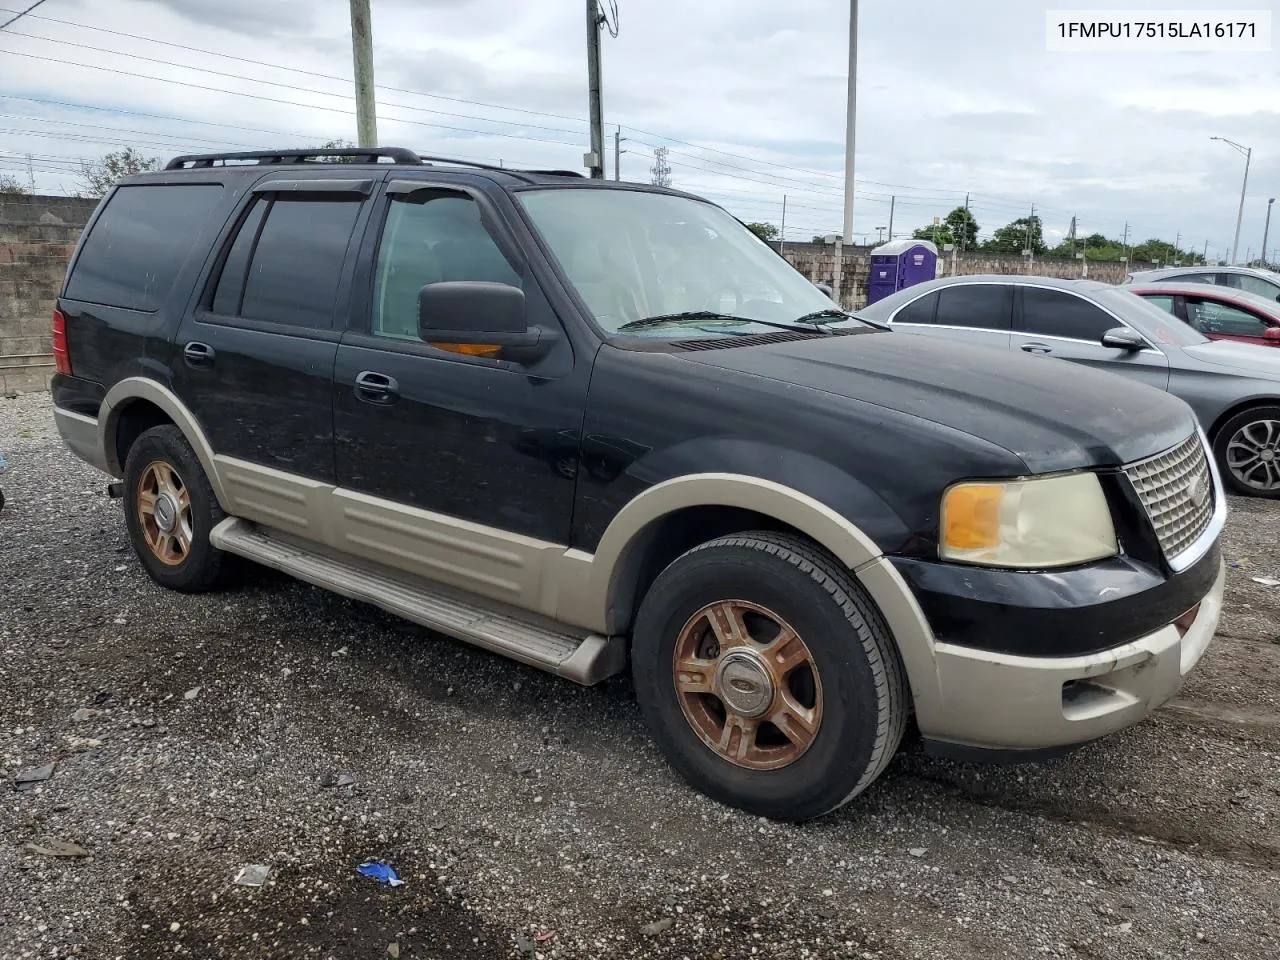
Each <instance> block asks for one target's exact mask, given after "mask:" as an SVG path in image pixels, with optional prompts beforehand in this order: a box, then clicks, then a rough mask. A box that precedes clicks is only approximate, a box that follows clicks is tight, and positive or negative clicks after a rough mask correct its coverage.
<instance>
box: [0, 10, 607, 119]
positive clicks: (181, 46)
mask: <svg viewBox="0 0 1280 960" xmlns="http://www.w3.org/2000/svg"><path fill="white" fill-rule="evenodd" d="M0 11H3V12H12V11H7V10H5V8H3V7H0ZM31 19H32V20H44V21H46V22H48V23H60V24H62V25H63V26H67V27H80V28H81V29H83V30H93V31H95V32H98V33H109V34H111V35H112V36H116V37H126V38H128V39H130V40H138V41H141V42H142V43H148V44H153V45H159V46H162V47H173V48H174V49H175V50H186V51H187V52H188V53H202V54H204V55H206V56H210V57H221V58H223V59H224V60H234V61H236V62H237V63H251V64H253V65H255V66H259V67H269V68H271V69H273V70H284V71H287V72H288V73H296V74H299V75H300V76H306V77H316V78H317V79H321V80H337V81H340V82H342V83H351V82H352V80H351V78H350V77H340V76H335V75H334V74H331V73H319V72H318V71H315V70H303V69H302V68H300V67H289V66H285V65H284V64H282V63H268V62H266V61H263V60H255V59H253V58H251V57H238V56H236V55H235V54H232V53H219V52H218V51H216V50H206V49H204V48H203V47H192V46H188V45H187V44H185V43H174V42H173V41H171V40H160V39H158V38H156V37H144V36H141V35H139V34H136V33H126V32H125V31H123V30H111V29H109V28H107V27H96V26H93V25H92V24H88V23H77V22H76V21H74V20H59V19H57V18H55V17H41V16H36V17H32V18H31ZM41 39H47V38H41ZM112 52H113V53H118V51H112ZM119 55H121V56H129V54H119ZM377 86H378V88H379V89H381V90H390V91H391V92H392V93H408V94H412V95H414V96H418V97H429V98H431V99H433V100H447V101H448V102H450V103H465V104H467V105H469V106H473V107H489V108H491V109H494V110H508V111H510V112H512V113H526V114H529V115H530V116H535V117H551V118H552V119H555V120H570V121H575V122H577V123H586V122H587V121H586V118H585V117H572V116H568V115H566V114H562V113H547V112H546V111H545V110H526V109H524V108H522V107H504V106H501V105H500V104H496V103H485V102H483V101H480V100H467V99H465V98H463V97H447V96H445V95H444V94H440V93H424V92H423V91H421V90H411V89H408V88H405V87H392V86H388V85H387V84H385V83H379V84H378V85H377Z"/></svg>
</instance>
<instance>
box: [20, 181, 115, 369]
mask: <svg viewBox="0 0 1280 960" xmlns="http://www.w3.org/2000/svg"><path fill="white" fill-rule="evenodd" d="M96 206H97V201H96V200H82V199H80V198H77V197H42V196H18V197H14V196H8V195H5V196H0V395H9V394H14V393H22V392H26V391H30V390H44V389H47V387H48V385H49V377H50V376H52V375H53V352H52V349H53V348H52V344H51V341H50V329H49V327H50V322H51V320H52V318H53V304H54V299H55V298H56V297H57V295H58V290H59V289H60V288H61V287H62V278H63V275H64V274H65V273H66V270H67V263H68V261H70V259H71V254H72V251H74V250H75V245H76V240H77V239H79V237H80V232H81V231H82V230H83V229H84V225H85V223H86V222H87V221H88V219H89V216H90V214H92V213H93V209H94V207H96Z"/></svg>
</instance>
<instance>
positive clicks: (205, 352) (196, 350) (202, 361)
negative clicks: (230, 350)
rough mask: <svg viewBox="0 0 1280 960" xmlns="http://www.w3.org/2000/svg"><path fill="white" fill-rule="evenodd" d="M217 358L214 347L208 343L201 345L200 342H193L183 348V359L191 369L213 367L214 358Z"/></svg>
mask: <svg viewBox="0 0 1280 960" xmlns="http://www.w3.org/2000/svg"><path fill="white" fill-rule="evenodd" d="M215 356H217V354H216V353H215V352H214V349H213V347H211V346H209V345H208V344H207V343H200V342H199V341H198V340H192V341H191V342H190V343H188V344H187V345H186V346H185V347H183V348H182V359H183V360H185V361H186V363H187V366H189V367H208V366H212V365H213V358H214V357H215Z"/></svg>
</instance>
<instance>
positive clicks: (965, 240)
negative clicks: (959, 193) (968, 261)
mask: <svg viewBox="0 0 1280 960" xmlns="http://www.w3.org/2000/svg"><path fill="white" fill-rule="evenodd" d="M968 244H969V195H968V194H967V193H966V194H965V195H964V232H963V233H961V234H960V249H961V250H963V249H964V248H965V247H966V246H968Z"/></svg>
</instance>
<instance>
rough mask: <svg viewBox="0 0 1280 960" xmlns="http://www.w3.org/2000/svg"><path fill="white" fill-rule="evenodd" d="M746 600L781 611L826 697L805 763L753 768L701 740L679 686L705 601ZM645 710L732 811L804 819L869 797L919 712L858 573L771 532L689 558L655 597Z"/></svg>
mask: <svg viewBox="0 0 1280 960" xmlns="http://www.w3.org/2000/svg"><path fill="white" fill-rule="evenodd" d="M730 598H736V599H738V600H741V601H747V602H750V603H756V604H760V605H762V606H765V607H767V608H769V609H770V610H773V611H776V612H777V613H779V614H781V615H782V617H783V618H784V619H785V620H786V621H787V623H789V624H790V625H791V626H792V627H793V628H794V630H795V631H796V632H797V633H798V634H799V635H800V636H801V638H802V639H803V641H804V643H805V645H806V646H807V647H808V648H809V652H810V653H811V655H812V663H813V668H814V670H815V672H816V673H817V674H818V677H819V680H820V684H821V690H822V719H821V723H820V725H819V727H818V730H817V733H816V735H815V736H814V738H813V740H812V742H811V744H810V745H809V747H808V748H807V750H805V752H803V753H802V754H801V755H800V756H799V757H798V758H797V759H795V760H794V761H792V762H790V763H789V764H788V765H787V766H784V767H781V768H780V769H774V770H760V769H746V768H744V767H742V766H739V765H736V764H735V763H733V762H731V761H730V760H728V759H726V758H725V757H722V756H721V755H720V754H718V753H717V752H716V751H715V750H713V749H712V748H711V747H709V746H708V745H707V744H706V743H704V742H703V739H702V738H701V737H700V735H699V733H698V732H697V731H696V730H695V729H694V727H693V725H692V724H691V722H690V721H689V720H688V719H686V716H685V713H684V710H683V708H682V707H681V699H680V696H679V695H678V694H677V691H676V686H675V680H674V668H673V663H674V655H675V650H676V642H677V638H678V635H679V634H680V632H681V630H682V628H683V627H684V625H685V624H686V623H688V622H689V621H690V618H691V617H693V616H694V615H695V614H696V613H697V612H698V611H699V610H700V609H701V608H702V607H704V606H705V605H706V604H709V603H714V602H716V601H717V600H727V599H730ZM632 672H633V677H634V682H635V688H636V695H637V698H638V700H639V703H640V709H641V711H642V713H643V714H644V717H645V719H646V721H647V722H648V724H649V727H650V729H651V730H652V732H653V735H654V737H655V739H656V740H657V742H658V744H659V746H660V747H661V748H662V750H663V752H664V753H665V754H666V756H667V758H668V760H669V761H670V762H671V764H672V766H674V767H675V768H676V769H677V770H678V771H679V772H680V773H681V774H682V775H683V776H684V777H685V779H687V780H688V781H689V782H690V783H692V784H693V785H694V786H695V787H697V788H698V789H699V790H701V791H703V792H704V793H706V794H708V795H709V796H711V797H713V798H715V799H716V800H719V801H721V802H723V803H726V804H729V805H730V806H734V807H740V808H741V809H743V810H747V811H749V812H751V813H754V814H757V815H760V816H766V817H770V818H773V819H778V820H789V821H802V820H808V819H810V818H812V817H816V816H820V815H821V814H824V813H827V812H829V811H831V810H834V809H836V808H837V807H839V806H841V805H842V804H844V803H846V802H847V801H849V800H851V799H852V798H853V797H855V796H857V795H858V794H859V793H861V792H862V791H863V790H865V789H866V788H867V787H868V786H869V785H870V784H871V783H872V781H874V780H875V779H876V778H877V777H878V776H879V775H880V774H881V773H882V772H883V771H884V769H885V767H886V766H887V765H888V763H889V761H890V760H891V759H892V758H893V755H894V753H895V752H896V751H897V749H898V745H899V743H900V742H901V741H902V736H903V732H904V730H905V728H906V723H907V719H908V713H909V701H908V695H907V688H906V683H905V680H904V673H903V668H902V664H901V661H900V659H899V657H898V652H897V648H896V647H895V646H894V643H893V640H892V637H891V635H890V633H889V629H888V627H887V626H886V624H885V622H884V619H883V617H882V616H881V615H880V611H879V610H878V609H877V608H876V606H875V604H874V603H873V602H872V601H871V600H870V598H868V597H867V596H866V594H865V592H864V591H863V590H862V588H861V587H860V586H859V585H858V583H857V582H856V581H855V580H854V579H853V577H852V576H851V575H850V574H849V572H848V571H847V570H846V569H844V567H843V566H842V565H841V564H840V563H839V561H837V560H836V559H834V558H833V557H831V556H829V555H828V554H827V553H826V552H825V551H823V550H822V549H820V548H819V547H817V546H816V545H814V544H812V543H811V542H809V541H807V540H804V539H803V538H800V537H796V536H790V535H786V534H778V533H772V532H753V533H742V534H735V535H733V536H727V537H721V538H719V539H717V540H712V541H710V542H708V543H704V544H702V545H701V546H698V547H695V548H694V549H692V550H690V551H688V552H687V553H685V554H684V555H683V556H681V557H679V558H678V559H677V560H675V561H674V562H673V563H672V564H671V565H670V566H668V567H667V568H666V569H665V570H664V571H663V572H662V573H661V574H660V575H659V576H658V578H657V579H656V580H655V581H654V583H653V586H652V587H650V589H649V591H648V592H647V593H646V595H645V598H644V601H643V603H642V604H641V607H640V612H639V615H638V616H637V618H636V624H635V630H634V634H633V640H632Z"/></svg>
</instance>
